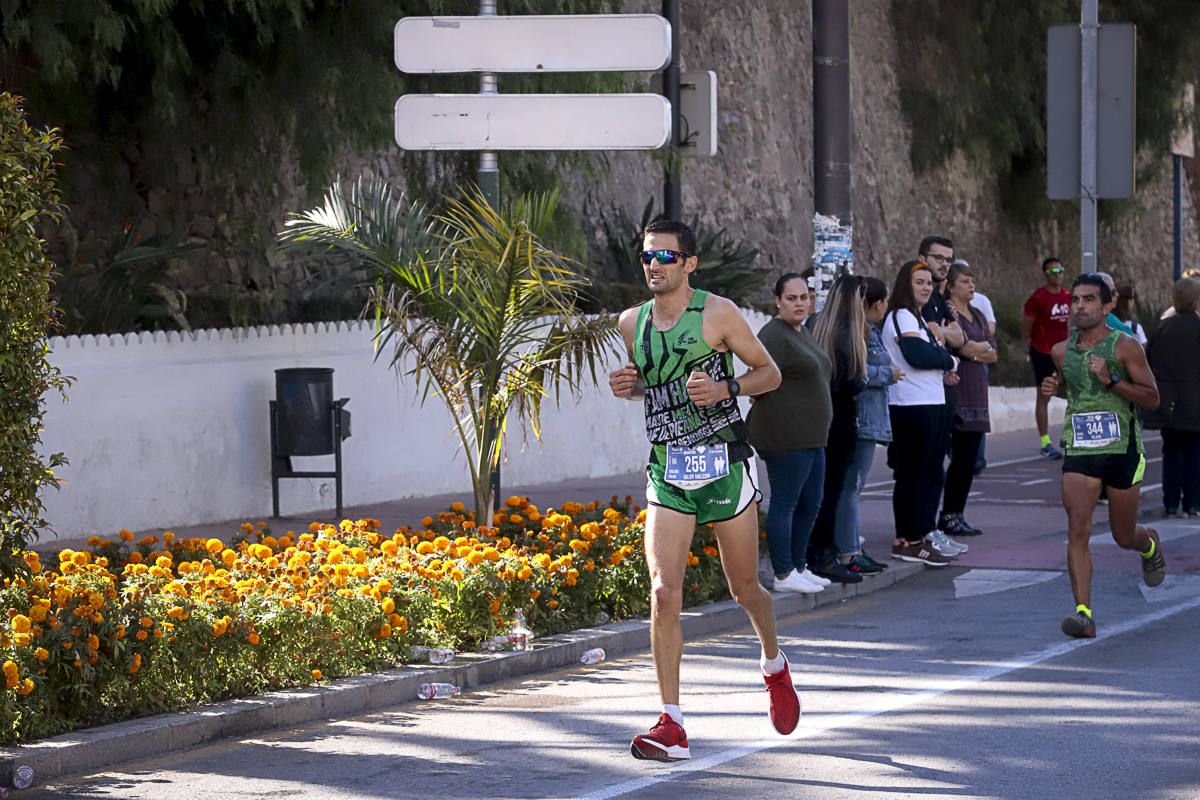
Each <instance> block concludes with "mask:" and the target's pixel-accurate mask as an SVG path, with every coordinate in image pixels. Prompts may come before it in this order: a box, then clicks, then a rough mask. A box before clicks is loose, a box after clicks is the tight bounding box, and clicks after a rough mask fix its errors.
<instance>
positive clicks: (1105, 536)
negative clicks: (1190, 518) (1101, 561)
mask: <svg viewBox="0 0 1200 800" xmlns="http://www.w3.org/2000/svg"><path fill="white" fill-rule="evenodd" d="M1147 527H1151V528H1154V530H1156V531H1158V540H1159V541H1160V542H1169V541H1171V540H1173V539H1185V538H1187V537H1188V536H1195V535H1196V534H1197V533H1200V525H1188V524H1187V522H1186V521H1185V522H1184V523H1183V524H1182V525H1180V524H1179V523H1178V522H1175V521H1173V520H1157V521H1151V522H1150V524H1149V525H1148V526H1147ZM1067 541H1069V540H1067V539H1063V544H1066V543H1067ZM1093 542H1095V543H1097V544H1103V543H1105V542H1112V531H1111V530H1109V531H1101V532H1100V533H1093V534H1092V536H1091V538H1090V539H1088V544H1091V543H1093Z"/></svg>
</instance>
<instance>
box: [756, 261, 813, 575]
mask: <svg viewBox="0 0 1200 800" xmlns="http://www.w3.org/2000/svg"><path fill="white" fill-rule="evenodd" d="M775 305H776V307H777V308H778V309H779V314H778V315H777V316H776V317H775V318H773V319H772V320H771V321H770V322H768V323H767V324H766V325H764V326H763V327H762V330H760V331H759V332H758V338H759V340H760V341H761V342H762V343H763V346H764V347H765V348H766V350H767V352H768V353H770V354H771V358H772V359H774V360H775V363H776V364H777V365H778V366H779V371H780V373H782V375H783V383H781V384H780V386H779V388H778V389H776V390H775V391H773V392H767V393H766V394H762V395H759V396H757V397H755V398H753V406H751V408H750V416H749V418H748V419H747V424H748V426H749V429H750V444H752V445H754V449H755V450H757V451H758V453H759V455H761V456H762V459H763V461H764V462H766V465H767V478H768V479H769V480H770V482H771V505H770V506H769V507H768V509H767V547H768V549H769V550H770V554H771V568H772V569H773V570H774V571H775V585H774V588H775V591H777V592H803V593H804V594H814V593H816V592H819V591H821V590H822V589H823V588H825V587H826V586H828V585H829V581H828V580H826V579H825V578H821V577H818V576H816V575H814V574H813V573H812V571H811V570H809V569H808V566H807V564H806V563H805V551H806V550H807V549H808V538H809V536H810V535H811V534H812V528H813V522H814V521H815V520H816V518H817V511H818V509H819V508H820V506H821V493H822V489H823V487H824V483H825V444H826V441H827V439H828V438H829V425H830V422H831V421H832V419H833V404H832V402H831V400H830V396H829V379H830V376H831V373H832V372H833V364H832V362H830V360H829V356H828V355H826V353H825V351H824V350H822V349H821V346H820V345H818V344H817V342H816V340H815V339H814V338H813V336H812V334H811V333H809V332H808V329H807V328H805V327H804V318H805V316H807V313H808V308H809V292H808V286H807V284H806V283H805V281H804V278H802V277H801V276H800V275H797V274H796V273H788V274H787V275H784V276H782V277H781V278H780V279H779V280H778V281H776V282H775Z"/></svg>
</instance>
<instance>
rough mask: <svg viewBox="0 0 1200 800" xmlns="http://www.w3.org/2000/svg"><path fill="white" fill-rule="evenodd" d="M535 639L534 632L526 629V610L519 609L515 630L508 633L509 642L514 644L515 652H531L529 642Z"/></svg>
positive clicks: (514, 620)
mask: <svg viewBox="0 0 1200 800" xmlns="http://www.w3.org/2000/svg"><path fill="white" fill-rule="evenodd" d="M532 638H533V631H531V630H529V628H526V627H525V609H523V608H518V609H517V610H516V617H515V618H514V619H513V628H512V630H511V631H509V632H508V641H509V642H511V643H512V646H513V650H531V649H533V648H531V647H530V646H529V640H530V639H532Z"/></svg>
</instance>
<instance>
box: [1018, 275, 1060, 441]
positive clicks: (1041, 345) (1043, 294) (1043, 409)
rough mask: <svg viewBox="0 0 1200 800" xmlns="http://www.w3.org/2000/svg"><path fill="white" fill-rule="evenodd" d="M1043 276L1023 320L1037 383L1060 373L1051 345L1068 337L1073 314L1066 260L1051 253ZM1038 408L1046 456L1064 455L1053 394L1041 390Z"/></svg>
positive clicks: (1040, 430) (1037, 402)
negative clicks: (1053, 427) (1055, 431)
mask: <svg viewBox="0 0 1200 800" xmlns="http://www.w3.org/2000/svg"><path fill="white" fill-rule="evenodd" d="M1042 276H1043V277H1044V278H1045V280H1046V285H1045V286H1043V287H1041V288H1040V289H1038V290H1037V291H1036V292H1034V293H1033V294H1032V295H1030V297H1029V299H1028V300H1026V301H1025V319H1024V320H1023V321H1022V322H1021V337H1022V338H1023V339H1024V340H1025V344H1026V345H1027V346H1028V347H1029V361H1030V363H1032V364H1033V385H1034V386H1041V384H1042V381H1043V380H1045V379H1046V378H1048V377H1049V376H1051V375H1055V374H1057V372H1058V370H1057V368H1056V367H1055V366H1054V359H1052V358H1051V357H1050V349H1051V348H1052V347H1054V345H1056V344H1058V343H1059V342H1061V341H1062V340H1063V339H1066V338H1067V320H1068V319H1069V318H1070V315H1071V292H1070V291H1069V290H1067V289H1065V288H1063V264H1062V262H1061V261H1059V260H1058V259H1057V258H1054V257H1053V256H1051V257H1050V258H1047V259H1046V260H1045V261H1043V262H1042ZM1035 396H1036V397H1037V400H1036V406H1035V408H1034V419H1035V420H1036V421H1037V429H1038V435H1039V436H1041V437H1042V451H1041V452H1042V455H1043V456H1045V457H1046V458H1062V457H1063V454H1062V453H1061V452H1059V451H1058V450H1056V449H1055V447H1054V445H1052V444H1050V435H1049V432H1048V431H1049V427H1050V423H1049V420H1048V413H1047V408H1048V407H1049V404H1050V397H1049V395H1045V394H1042V393H1041V392H1040V391H1039V392H1037V393H1036V395H1035Z"/></svg>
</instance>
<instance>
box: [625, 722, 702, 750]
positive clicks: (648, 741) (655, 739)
mask: <svg viewBox="0 0 1200 800" xmlns="http://www.w3.org/2000/svg"><path fill="white" fill-rule="evenodd" d="M629 752H630V753H632V754H633V757H634V758H646V759H650V760H651V761H684V760H686V759H689V758H691V757H692V754H691V751H689V750H688V741H687V734H686V733H684V730H683V726H682V725H680V724H679V723H678V722H676V721H675V720H673V719H671V715H670V714H668V713H666V712H663V713H662V714H660V715H659V717H658V722H656V723H654V727H653V728H651V729H650V732H649V733H646V734H642V735H641V736H635V737H633V742H632V743H631V744H630V745H629Z"/></svg>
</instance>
